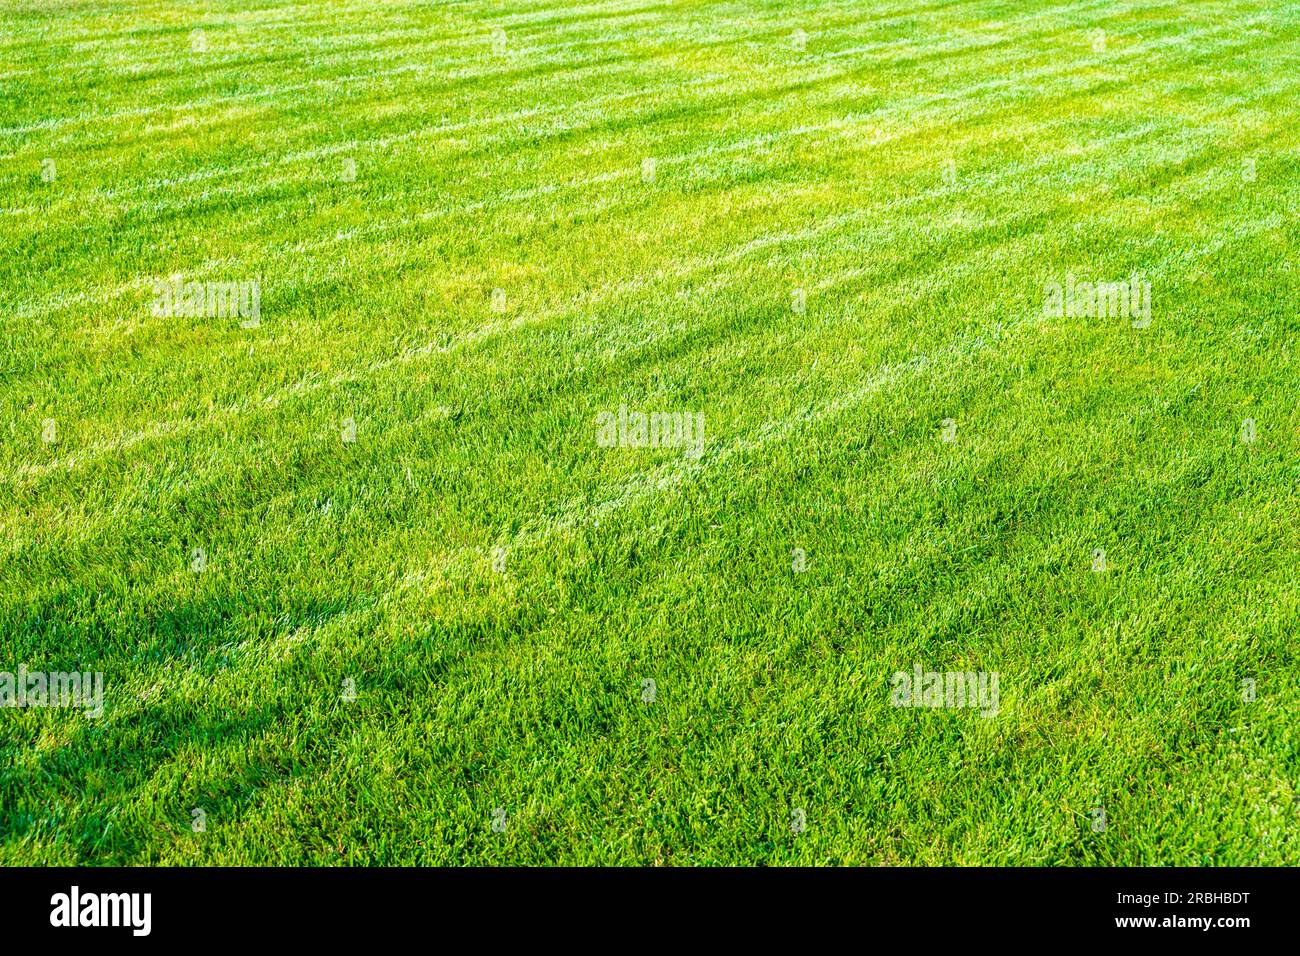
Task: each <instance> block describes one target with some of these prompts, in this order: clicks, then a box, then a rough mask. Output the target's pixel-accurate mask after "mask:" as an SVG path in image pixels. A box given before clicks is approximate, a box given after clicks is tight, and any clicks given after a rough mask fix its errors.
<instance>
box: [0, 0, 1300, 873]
mask: <svg viewBox="0 0 1300 956" xmlns="http://www.w3.org/2000/svg"><path fill="white" fill-rule="evenodd" d="M1298 97H1300V10H1297V9H1295V8H1291V7H1288V6H1287V5H1285V4H1281V3H1276V2H1272V3H1268V2H1263V0H1178V2H1175V0H1167V2H1155V0H1151V2H1147V0H1142V2H1138V0H1133V2H1113V0H1094V2H1080V0H1069V2H1067V0H1001V2H994V0H941V2H933V0H867V2H862V0H854V2H850V0H826V2H811V0H766V2H765V0H746V2H740V0H736V2H693V0H675V2H666V0H594V2H593V0H578V2H573V3H567V4H566V3H561V2H558V0H504V2H487V0H470V2H445V3H444V2H411V0H406V2H401V0H399V2H395V3H379V2H378V0H333V2H323V3H316V2H313V3H306V2H301V3H290V2H271V0H260V2H259V0H228V2H220V0H214V2H208V3H203V4H193V5H191V4H180V3H150V2H138V3H137V2H119V0H93V2H89V0H68V2H49V0H36V2H30V3H28V2H22V3H20V2H17V0H3V5H2V6H0V342H3V351H2V353H0V355H2V357H0V475H2V476H3V480H2V482H0V671H7V672H16V671H17V669H18V667H19V666H20V665H23V666H25V667H26V668H27V669H28V670H30V671H44V672H62V671H74V670H75V671H86V672H102V673H103V675H104V677H103V681H104V685H103V686H104V708H103V714H102V716H100V717H99V718H97V719H95V718H88V717H86V716H85V715H84V714H83V713H81V712H80V711H79V710H77V709H75V708H64V709H53V708H38V707H25V708H12V709H4V710H0V863H2V864H71V863H91V864H316V865H331V864H413V863H420V864H453V865H458V864H641V865H716V864H745V865H750V864H775V865H788V864H874V865H908V864H1028V865H1037V864H1101V865H1109V864H1174V863H1177V864H1253V863H1268V864H1289V863H1290V864H1293V863H1296V862H1297V861H1300V816H1298V814H1300V803H1298V802H1297V785H1298V784H1300V727H1298V723H1300V721H1298V716H1300V685H1298V683H1297V677H1298V676H1300V647H1298V633H1297V631H1298V626H1300V597H1298V596H1297V593H1298V592H1297V586H1298V585H1300V560H1298V559H1300V520H1298V519H1300V514H1298V510H1300V509H1298V508H1297V481H1298V479H1300V457H1298V453H1300V408H1298V401H1297V397H1298V392H1297V381H1298V375H1297V373H1298V372H1300V355H1298V354H1297V348H1298V347H1300V346H1298V343H1297V339H1296V336H1297V332H1298V331H1300V319H1298V318H1297V292H1298V291H1300V274H1298V273H1297V252H1298V250H1300V219H1298V218H1297V206H1298V199H1300V124H1297V123H1296V103H1297V98H1298ZM173 277H176V279H173ZM1131 277H1137V278H1138V279H1139V280H1140V282H1145V283H1149V285H1150V290H1151V298H1150V302H1151V321H1150V323H1149V324H1146V323H1144V322H1134V321H1133V320H1132V319H1131V317H1128V316H1124V315H1115V314H1086V312H1087V310H1084V313H1085V314H1079V310H1074V309H1069V308H1067V309H1065V310H1063V313H1064V314H1062V310H1057V311H1055V312H1054V311H1053V310H1052V309H1051V308H1048V307H1046V299H1047V290H1048V289H1049V288H1051V284H1052V283H1059V284H1061V285H1065V284H1066V283H1067V282H1068V283H1073V282H1075V281H1086V282H1090V283H1096V282H1120V281H1128V280H1129V279H1130V278H1131ZM173 281H180V282H182V283H191V282H197V283H252V282H256V283H257V288H258V290H259V295H260V313H259V319H260V321H259V322H252V321H248V320H247V316H241V315H238V314H235V315H232V314H215V315H214V314H207V313H205V312H201V313H200V314H191V313H192V311H193V310H191V313H187V312H186V311H185V310H184V309H180V310H172V311H171V312H168V310H167V309H159V308H157V307H156V306H157V302H156V285H157V284H158V283H160V282H161V283H171V282H173ZM1097 311H1098V312H1100V311H1101V310H1100V309H1098V310H1097ZM620 408H623V409H624V410H625V412H626V413H627V414H628V415H634V413H638V412H640V413H647V414H648V413H655V412H658V413H668V414H670V415H674V416H678V417H677V418H676V419H674V420H676V421H679V422H680V421H681V419H682V418H684V417H685V416H690V418H689V419H686V421H687V422H691V421H697V422H698V421H702V422H703V425H704V433H703V442H702V444H701V446H700V447H699V448H698V449H696V450H698V452H699V454H694V453H693V452H692V450H691V449H690V448H689V447H687V448H682V447H644V443H639V442H637V441H635V440H633V441H632V442H615V443H614V444H613V446H612V447H611V446H610V443H609V442H608V441H605V440H603V437H602V434H601V423H602V422H605V423H608V421H609V418H608V417H607V415H608V413H613V415H614V417H615V418H617V416H618V414H619V410H620ZM633 420H634V419H633ZM918 666H919V667H920V668H922V669H923V671H926V672H929V671H935V672H947V671H963V672H972V673H976V672H978V673H982V674H996V675H997V677H998V681H999V685H998V686H999V694H1000V697H999V701H998V706H997V708H996V713H995V714H989V715H987V716H986V715H984V714H982V712H981V711H980V710H979V709H973V708H970V707H947V706H945V707H939V708H932V707H897V706H892V703H891V695H892V686H893V684H892V682H893V680H894V677H893V675H894V674H895V673H896V672H905V673H909V674H910V673H912V672H913V670H914V668H916V667H918Z"/></svg>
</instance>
